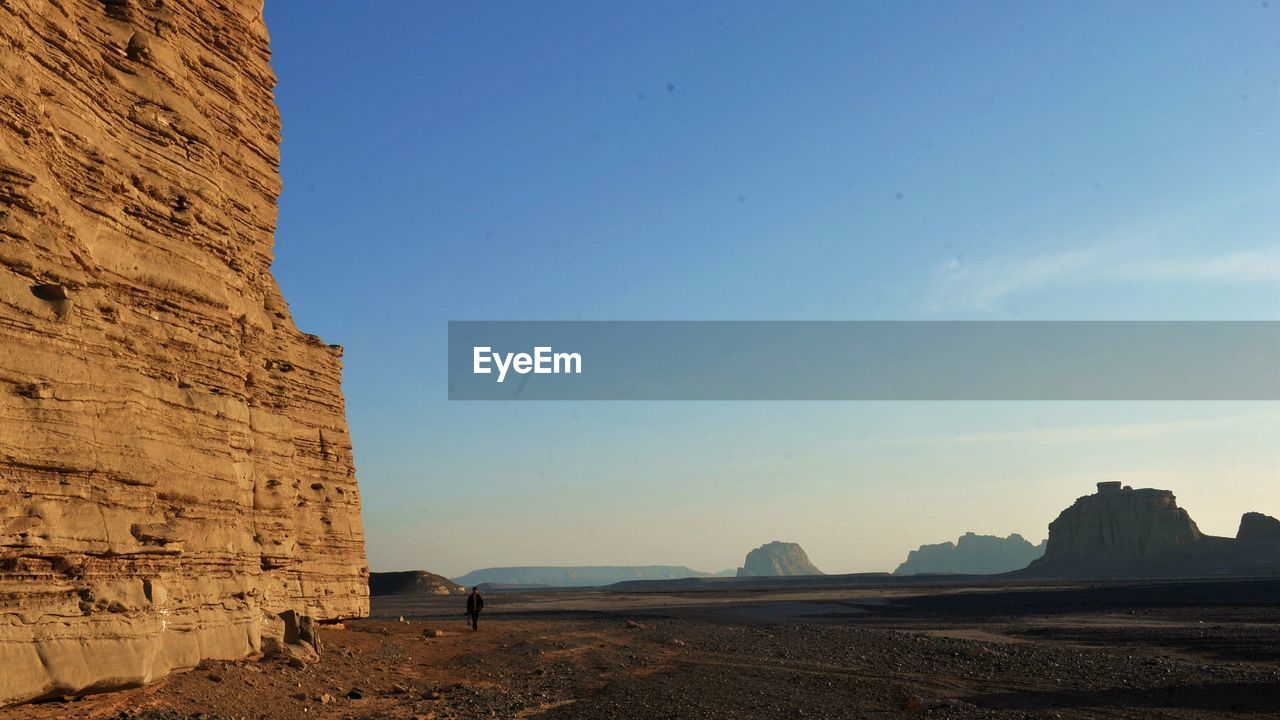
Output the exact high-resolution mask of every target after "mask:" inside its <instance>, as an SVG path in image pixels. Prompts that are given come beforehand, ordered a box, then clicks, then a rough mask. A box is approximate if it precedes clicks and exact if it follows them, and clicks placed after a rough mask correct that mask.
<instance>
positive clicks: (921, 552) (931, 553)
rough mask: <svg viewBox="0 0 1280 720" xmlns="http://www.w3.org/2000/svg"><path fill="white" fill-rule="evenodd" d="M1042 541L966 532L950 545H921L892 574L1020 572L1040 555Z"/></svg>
mask: <svg viewBox="0 0 1280 720" xmlns="http://www.w3.org/2000/svg"><path fill="white" fill-rule="evenodd" d="M1046 542H1047V541H1042V542H1041V543H1040V544H1039V545H1032V544H1031V543H1030V542H1029V541H1027V539H1026V538H1024V537H1022V536H1021V535H1019V534H1017V533H1014V534H1012V535H1010V536H1009V537H1003V538H1002V537H998V536H996V535H977V534H975V533H971V532H969V533H965V534H964V535H963V536H962V537H961V538H960V539H959V540H957V541H956V542H954V543H953V542H944V543H939V544H937V545H921V546H920V548H919V549H918V550H912V551H911V552H910V553H908V554H907V561H906V562H904V563H902V564H901V565H899V566H898V569H897V570H894V571H893V574H894V575H919V574H923V573H939V574H943V573H947V574H950V573H954V574H963V575H997V574H999V573H1006V572H1011V571H1014V570H1021V569H1023V568H1025V567H1026V566H1027V565H1030V564H1031V561H1033V560H1035V559H1036V558H1039V557H1040V556H1041V555H1044V549H1045V544H1046Z"/></svg>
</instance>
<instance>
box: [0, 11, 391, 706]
mask: <svg viewBox="0 0 1280 720" xmlns="http://www.w3.org/2000/svg"><path fill="white" fill-rule="evenodd" d="M261 9H262V4H261V2H260V1H259V0H222V1H221V2H207V1H193V2H169V3H164V2H158V1H157V2H151V1H147V2H143V1H142V0H4V1H3V2H0V89H2V90H3V98H4V101H3V102H0V668H3V670H2V671H0V705H2V704H6V703H13V702H20V701H25V700H32V699H37V698H42V697H50V696H58V695H65V694H74V693H80V692H89V691H102V690H108V689H112V688H118V687H125V686H132V685H138V684H142V683H147V682H150V681H152V680H155V679H157V678H160V677H163V676H164V675H165V674H167V673H169V672H171V671H173V670H176V669H182V668H190V667H194V666H195V665H196V664H197V663H199V662H200V661H201V660H203V659H209V658H240V657H245V656H250V655H253V654H255V653H258V652H261V651H263V650H264V649H271V648H272V647H273V645H274V643H275V641H277V640H279V641H283V640H285V639H287V638H286V636H288V637H289V638H297V637H298V636H300V635H302V636H305V635H307V634H308V633H311V632H312V631H313V629H314V627H315V623H316V622H318V621H325V620H333V619H338V618H343V617H349V616H359V615H365V614H367V612H368V580H367V574H368V571H367V569H366V567H365V559H364V544H363V528H362V526H361V522H360V501H359V493H358V491H357V487H356V479H355V472H354V465H353V461H352V454H351V442H350V439H349V436H348V432H347V425H346V420H345V410H344V403H343V398H342V394H341V389H340V380H341V355H342V351H341V348H338V347H336V346H328V345H325V343H323V342H322V341H321V340H320V339H319V338H316V337H315V336H312V335H306V334H304V333H301V332H299V331H298V330H297V328H296V327H295V326H294V323H293V321H292V319H291V317H290V314H289V309H288V306H287V305H286V304H285V302H284V299H283V298H282V297H281V294H280V290H279V289H278V287H277V286H276V282H275V280H274V279H273V278H272V276H271V272H270V267H271V262H272V240H273V238H272V235H273V232H274V227H275V214H276V198H277V196H278V194H279V192H280V177H279V173H278V159H279V158H278V146H279V141H280V122H279V116H278V113H277V111H276V108H275V105H274V102H273V98H272V88H273V85H274V83H275V79H274V76H273V74H272V72H271V68H270V65H269V62H268V61H269V50H268V38H267V32H266V28H265V27H264V24H263V20H262V15H261ZM304 639H305V638H304Z"/></svg>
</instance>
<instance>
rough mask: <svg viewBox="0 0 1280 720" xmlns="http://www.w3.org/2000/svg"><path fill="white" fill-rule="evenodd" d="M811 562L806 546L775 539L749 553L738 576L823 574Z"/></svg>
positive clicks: (739, 569)
mask: <svg viewBox="0 0 1280 720" xmlns="http://www.w3.org/2000/svg"><path fill="white" fill-rule="evenodd" d="M821 574H822V571H821V570H819V569H818V568H816V567H814V566H813V563H811V562H809V556H808V555H806V554H805V552H804V548H802V547H800V546H799V545H797V544H795V543H789V542H781V541H778V540H774V541H773V542H771V543H766V544H764V545H761V546H760V547H758V548H756V549H755V550H752V551H751V552H749V553H747V559H746V560H744V561H743V563H742V567H740V568H738V577H778V576H782V575H821Z"/></svg>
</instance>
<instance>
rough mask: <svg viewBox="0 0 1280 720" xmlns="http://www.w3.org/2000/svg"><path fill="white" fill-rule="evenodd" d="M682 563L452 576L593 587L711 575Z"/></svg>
mask: <svg viewBox="0 0 1280 720" xmlns="http://www.w3.org/2000/svg"><path fill="white" fill-rule="evenodd" d="M713 576H714V575H713V573H708V572H703V571H701V570H694V569H692V568H687V567H685V566H683V565H583V566H573V565H570V566H514V567H493V568H482V569H480V570H473V571H471V572H469V573H467V574H466V575H463V576H461V577H457V578H454V582H457V583H459V584H462V585H466V586H472V585H489V586H499V587H503V588H510V587H514V586H524V587H597V586H600V585H612V584H613V583H617V582H626V581H628V580H677V579H680V578H697V577H713Z"/></svg>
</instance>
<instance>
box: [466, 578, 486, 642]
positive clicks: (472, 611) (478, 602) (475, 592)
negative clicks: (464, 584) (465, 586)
mask: <svg viewBox="0 0 1280 720" xmlns="http://www.w3.org/2000/svg"><path fill="white" fill-rule="evenodd" d="M483 609H484V598H483V597H481V596H480V588H478V587H473V588H471V594H470V595H468V596H467V615H469V616H470V617H471V632H476V631H477V630H479V629H480V611H481V610H483Z"/></svg>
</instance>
